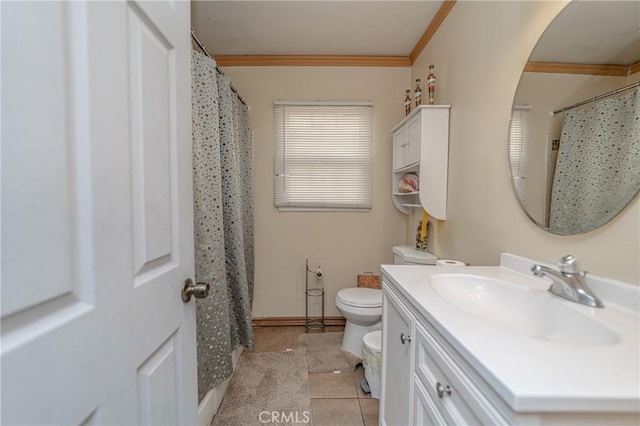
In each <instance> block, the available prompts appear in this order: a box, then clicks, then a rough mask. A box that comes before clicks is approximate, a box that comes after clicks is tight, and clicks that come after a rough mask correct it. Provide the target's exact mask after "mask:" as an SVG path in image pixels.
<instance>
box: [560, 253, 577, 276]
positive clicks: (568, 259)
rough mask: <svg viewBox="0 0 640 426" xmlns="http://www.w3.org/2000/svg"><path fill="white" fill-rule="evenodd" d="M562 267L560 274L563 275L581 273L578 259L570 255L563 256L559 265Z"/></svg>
mask: <svg viewBox="0 0 640 426" xmlns="http://www.w3.org/2000/svg"><path fill="white" fill-rule="evenodd" d="M558 266H559V267H560V272H562V273H563V274H579V273H580V268H579V266H580V264H579V263H578V259H576V258H575V256H573V255H571V254H568V255H566V256H563V257H562V259H560V263H559V264H558Z"/></svg>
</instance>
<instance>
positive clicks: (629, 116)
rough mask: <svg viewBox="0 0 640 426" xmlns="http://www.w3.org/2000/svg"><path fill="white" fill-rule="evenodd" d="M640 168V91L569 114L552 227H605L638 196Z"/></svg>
mask: <svg viewBox="0 0 640 426" xmlns="http://www.w3.org/2000/svg"><path fill="white" fill-rule="evenodd" d="M638 170H640V90H638V89H636V90H634V91H633V92H631V93H628V94H626V95H623V96H620V97H617V98H608V99H603V100H600V101H597V102H593V103H591V104H589V105H588V106H587V107H583V108H580V109H574V110H570V111H567V112H565V119H564V123H563V125H562V134H561V137H560V149H559V151H558V159H557V162H556V172H555V175H554V180H553V189H552V195H551V211H550V219H549V220H550V223H549V227H550V229H551V230H552V231H553V232H555V233H557V234H561V235H569V234H576V233H583V232H587V231H590V230H593V229H595V228H597V227H599V226H601V225H604V224H605V223H607V222H608V221H609V220H611V219H612V218H613V217H614V216H615V215H616V213H617V212H618V210H619V206H625V205H627V203H629V202H630V201H631V199H632V198H633V197H634V196H635V194H636V192H637V188H638V186H639V185H640V173H639V172H638ZM612 206H618V207H617V208H612Z"/></svg>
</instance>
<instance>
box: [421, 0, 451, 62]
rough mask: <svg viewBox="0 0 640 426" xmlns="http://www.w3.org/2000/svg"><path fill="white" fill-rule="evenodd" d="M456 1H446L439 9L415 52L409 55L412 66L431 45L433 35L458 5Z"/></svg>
mask: <svg viewBox="0 0 640 426" xmlns="http://www.w3.org/2000/svg"><path fill="white" fill-rule="evenodd" d="M456 1H457V0H445V1H443V2H442V6H440V9H438V11H437V12H436V14H435V16H434V17H433V19H432V20H431V23H430V24H429V26H428V27H427V29H426V30H424V33H423V34H422V37H420V40H418V42H417V43H416V45H415V46H414V48H413V50H412V51H411V53H410V54H409V60H410V61H411V65H413V63H414V62H415V61H416V59H418V56H420V54H421V53H422V51H423V50H424V48H425V46H426V45H427V43H429V41H430V40H431V38H432V37H433V35H434V34H435V33H436V31H438V28H440V25H442V23H443V22H444V20H445V18H446V17H447V15H448V14H449V12H451V9H453V6H454V5H455V4H456Z"/></svg>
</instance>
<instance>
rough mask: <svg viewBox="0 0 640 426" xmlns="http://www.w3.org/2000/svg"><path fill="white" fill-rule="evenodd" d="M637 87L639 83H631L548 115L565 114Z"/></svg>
mask: <svg viewBox="0 0 640 426" xmlns="http://www.w3.org/2000/svg"><path fill="white" fill-rule="evenodd" d="M638 86H640V81H639V82H637V83H631V84H629V85H627V86H624V87H620V88H619V89H615V90H612V91H610V92H607V93H604V94H602V95H598V96H596V97H595V98H591V99H587V100H586V101H582V102H578V103H577V104H573V105H570V106H568V107H564V108H560V109H556V110H553V111H552V112H550V113H549V115H556V114H559V113H561V112H565V111H568V110H570V109H574V108H577V107H579V106H581V105H584V104H588V103H590V102H595V101H597V100H599V99H602V98H606V97H608V96H612V95H615V94H616V93H620V92H624V91H625V90H629V89H633V88H634V87H638Z"/></svg>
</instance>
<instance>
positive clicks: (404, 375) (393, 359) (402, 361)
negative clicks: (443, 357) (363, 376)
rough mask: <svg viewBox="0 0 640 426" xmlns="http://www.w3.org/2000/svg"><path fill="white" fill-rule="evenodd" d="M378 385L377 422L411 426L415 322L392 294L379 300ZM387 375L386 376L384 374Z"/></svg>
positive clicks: (386, 294) (387, 293)
mask: <svg viewBox="0 0 640 426" xmlns="http://www.w3.org/2000/svg"><path fill="white" fill-rule="evenodd" d="M382 312H383V314H382V320H383V325H382V329H383V330H385V331H383V332H382V362H383V368H382V383H383V384H384V385H383V387H382V392H381V398H380V399H381V401H386V404H384V405H383V406H381V407H380V423H381V424H383V425H409V424H411V418H410V414H411V387H410V386H408V385H407V384H408V383H410V382H411V378H412V377H413V368H412V365H413V354H414V351H413V347H412V345H411V339H412V336H413V335H414V330H415V320H414V317H413V315H412V314H411V313H410V312H409V310H408V309H407V308H406V306H405V305H404V303H402V302H401V301H400V299H398V298H397V297H396V296H395V295H394V294H393V293H391V292H384V293H383V297H382ZM386 373H389V374H386Z"/></svg>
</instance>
